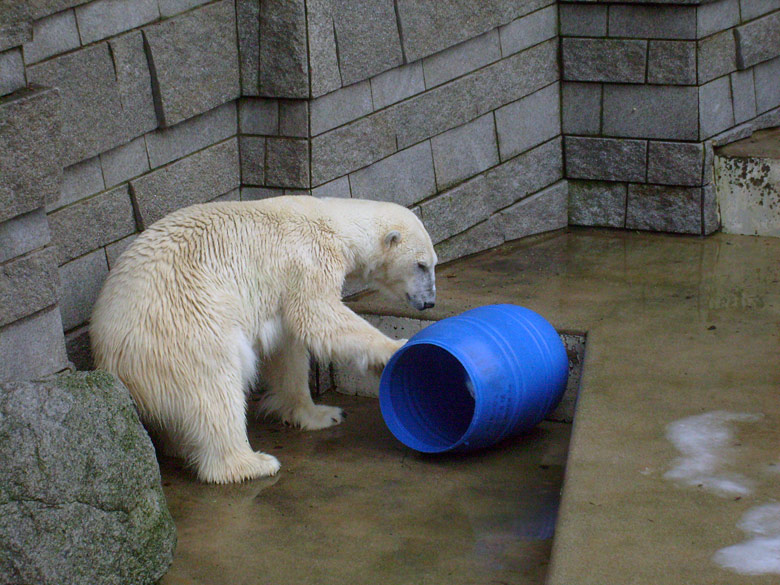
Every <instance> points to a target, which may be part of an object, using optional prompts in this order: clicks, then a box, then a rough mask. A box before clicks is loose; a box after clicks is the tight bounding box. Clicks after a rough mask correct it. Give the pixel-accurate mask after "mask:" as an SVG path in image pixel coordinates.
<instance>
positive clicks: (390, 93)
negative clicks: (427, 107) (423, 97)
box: [371, 61, 425, 110]
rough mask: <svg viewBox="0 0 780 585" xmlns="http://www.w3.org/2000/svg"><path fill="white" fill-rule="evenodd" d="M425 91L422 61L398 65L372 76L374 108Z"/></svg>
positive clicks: (380, 107) (376, 108)
mask: <svg viewBox="0 0 780 585" xmlns="http://www.w3.org/2000/svg"><path fill="white" fill-rule="evenodd" d="M424 91H425V78H424V77H423V67H422V61H415V62H414V63H410V64H409V65H404V66H403V67H396V68H395V69H390V70H389V71H385V72H384V73H381V74H380V75H377V76H376V77H372V78H371V94H372V97H373V100H374V109H375V110H380V109H382V108H384V107H386V106H389V105H392V104H394V103H397V102H400V101H401V100H404V99H406V98H408V97H412V96H413V95H417V94H418V93H422V92H424Z"/></svg>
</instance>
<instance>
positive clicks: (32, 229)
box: [0, 208, 51, 263]
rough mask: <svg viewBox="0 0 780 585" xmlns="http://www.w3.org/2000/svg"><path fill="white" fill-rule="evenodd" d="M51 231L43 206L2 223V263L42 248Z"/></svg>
mask: <svg viewBox="0 0 780 585" xmlns="http://www.w3.org/2000/svg"><path fill="white" fill-rule="evenodd" d="M49 240H51V233H50V232H49V222H48V220H47V219H46V212H45V211H44V209H43V208H40V209H36V210H35V211H31V212H29V213H25V214H23V215H19V216H17V217H15V218H13V219H9V220H8V221H5V222H2V223H0V263H2V262H5V261H7V260H10V259H11V258H14V257H16V256H21V255H22V254H26V253H27V252H31V251H32V250H35V249H36V248H41V247H43V246H45V245H46V244H48V243H49Z"/></svg>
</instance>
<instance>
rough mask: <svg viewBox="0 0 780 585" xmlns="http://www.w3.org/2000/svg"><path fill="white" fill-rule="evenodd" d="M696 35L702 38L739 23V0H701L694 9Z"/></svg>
mask: <svg viewBox="0 0 780 585" xmlns="http://www.w3.org/2000/svg"><path fill="white" fill-rule="evenodd" d="M696 21H697V36H698V38H700V39H702V38H704V37H707V36H709V35H712V34H715V33H718V32H720V31H723V30H726V29H728V28H732V27H735V26H737V25H738V24H739V0H716V1H714V2H703V3H701V5H700V6H699V7H697V9H696Z"/></svg>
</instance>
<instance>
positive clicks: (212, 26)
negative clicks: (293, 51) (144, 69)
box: [144, 0, 270, 126]
mask: <svg viewBox="0 0 780 585" xmlns="http://www.w3.org/2000/svg"><path fill="white" fill-rule="evenodd" d="M144 39H145V41H146V46H147V57H148V58H149V63H150V66H151V69H152V72H153V74H152V87H153V90H154V97H155V106H156V109H157V118H158V120H159V122H160V125H161V126H173V125H175V124H178V123H179V122H181V121H182V120H186V119H187V118H191V117H193V116H195V115H197V114H202V113H203V112H206V111H208V110H211V109H212V108H215V107H217V106H220V105H222V104H224V103H226V102H229V101H231V100H234V99H235V98H237V97H238V96H239V94H240V82H239V73H238V43H237V39H236V12H235V10H234V6H233V2H232V1H231V0H222V1H221V2H217V3H215V4H209V5H206V6H204V7H202V8H198V9H195V10H193V11H192V12H187V13H184V14H182V15H181V16H177V17H175V18H171V19H169V20H165V21H163V22H160V23H157V24H152V25H150V26H148V27H146V28H145V29H144ZM269 42H270V41H269ZM182 47H186V48H187V50H186V51H185V50H182Z"/></svg>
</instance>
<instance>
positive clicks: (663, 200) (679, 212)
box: [626, 185, 702, 234]
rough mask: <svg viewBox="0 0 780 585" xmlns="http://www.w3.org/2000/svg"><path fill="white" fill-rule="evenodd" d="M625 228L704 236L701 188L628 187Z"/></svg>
mask: <svg viewBox="0 0 780 585" xmlns="http://www.w3.org/2000/svg"><path fill="white" fill-rule="evenodd" d="M626 228H627V229H637V230H650V231H654V232H672V233H678V234H701V232H702V216H701V187H659V186H656V185H629V187H628V204H627V207H626Z"/></svg>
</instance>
